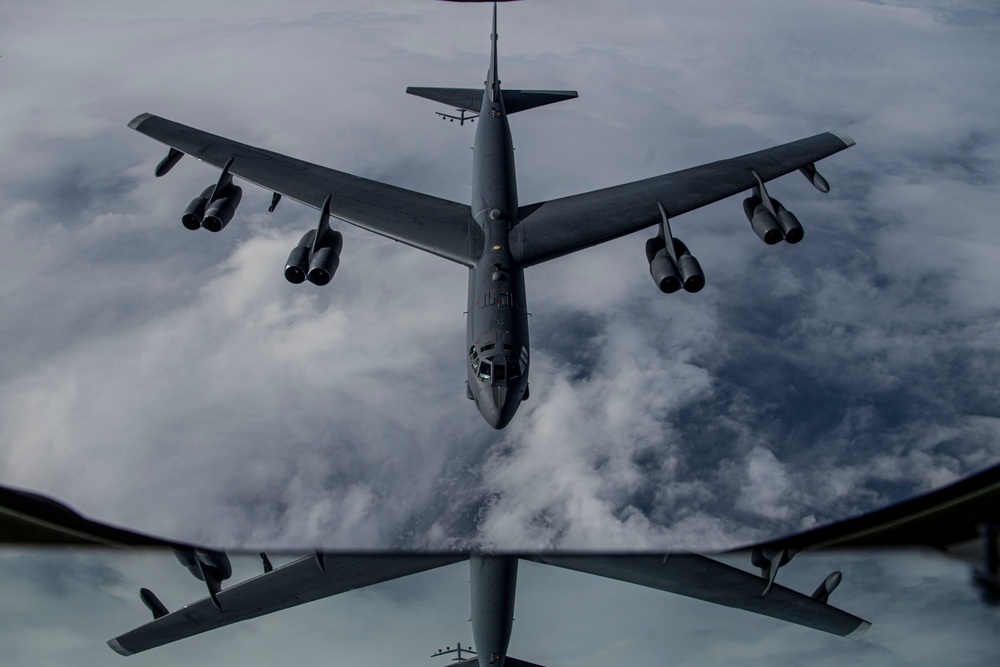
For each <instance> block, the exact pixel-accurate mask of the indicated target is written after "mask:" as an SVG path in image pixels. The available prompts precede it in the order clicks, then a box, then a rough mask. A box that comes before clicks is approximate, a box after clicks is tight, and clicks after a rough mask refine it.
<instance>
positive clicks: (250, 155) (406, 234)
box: [129, 113, 484, 266]
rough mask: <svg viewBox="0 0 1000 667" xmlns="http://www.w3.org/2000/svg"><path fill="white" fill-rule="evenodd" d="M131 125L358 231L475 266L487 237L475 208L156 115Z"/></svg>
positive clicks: (150, 115)
mask: <svg viewBox="0 0 1000 667" xmlns="http://www.w3.org/2000/svg"><path fill="white" fill-rule="evenodd" d="M129 127H131V128H132V129H134V130H136V131H138V132H141V133H142V134H145V135H146V136H148V137H151V138H153V139H156V140H157V141H160V142H162V143H164V144H166V145H168V146H170V147H171V148H174V149H176V150H178V151H180V152H182V153H186V154H188V155H193V156H194V157H196V158H198V159H199V160H203V161H204V162H207V163H209V164H211V165H213V166H215V167H218V168H219V169H222V168H224V167H225V165H226V164H227V163H228V162H229V160H230V159H232V161H233V162H232V165H231V166H230V168H229V171H230V172H231V173H232V174H233V175H235V176H239V177H241V178H244V179H246V180H248V181H250V182H251V183H255V184H256V185H259V186H261V187H263V188H265V189H267V190H271V191H272V192H275V193H280V194H282V195H285V196H287V197H289V198H291V199H294V200H296V201H299V202H301V203H303V204H306V205H307V206H312V207H313V208H315V209H321V208H322V207H323V204H324V202H325V201H326V198H327V197H328V196H329V197H330V214H331V215H333V216H334V217H336V218H339V219H341V220H344V221H345V222H349V223H351V224H352V225H355V226H357V227H361V228H362V229H367V230H369V231H373V232H375V233H377V234H381V235H383V236H387V237H389V238H391V239H394V240H396V241H400V242H402V243H406V244H407V245H411V246H414V247H416V248H420V249H421V250H425V251H427V252H430V253H432V254H435V255H438V256H440V257H444V258H446V259H450V260H452V261H453V262H458V263H459V264H464V265H465V266H472V265H474V264H475V263H476V260H477V259H478V258H479V256H480V255H481V254H482V250H483V242H484V241H483V233H482V230H481V229H480V228H479V226H478V225H477V224H476V223H475V221H474V220H473V219H472V215H471V214H470V211H469V207H468V206H466V205H463V204H459V203H457V202H452V201H448V200H446V199H439V198H437V197H432V196H430V195H425V194H421V193H419V192H414V191H412V190H406V189H404V188H399V187H396V186H393V185H388V184H386V183H380V182H378V181H373V180H370V179H367V178H361V177H359V176H353V175H351V174H347V173H344V172H341V171H336V170H334V169H329V168H327V167H321V166H319V165H315V164H311V163H309V162H305V161H303V160H298V159H295V158H291V157H287V156H285V155H281V154H279V153H273V152H271V151H267V150H264V149H261V148H256V147H254V146H248V145H246V144H241V143H239V142H236V141H232V140H231V139H226V138H224V137H220V136H216V135H214V134H210V133H208V132H203V131H202V130H198V129H195V128H193V127H188V126H187V125H181V124H180V123H175V122H173V121H171V120H167V119H166V118H160V117H159V116H154V115H152V114H148V113H147V114H140V115H139V116H136V117H135V118H134V119H133V120H132V122H130V123H129Z"/></svg>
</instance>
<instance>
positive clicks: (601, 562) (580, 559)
mask: <svg viewBox="0 0 1000 667" xmlns="http://www.w3.org/2000/svg"><path fill="white" fill-rule="evenodd" d="M532 560H537V561H538V562H541V563H546V564H548V565H555V566H556V567H563V568H566V569H568V570H576V571H577V572H586V573H587V574H594V575H598V576H601V577H608V578H610V579H617V580H618V581H627V582H630V583H633V584H639V585H640V586H648V587H649V588H656V589H659V590H661V591H667V592H668V593H676V594H678V595H684V596H687V597H691V598H697V599H699V600H704V601H706V602H711V603H713V604H720V605H724V606H726V607H734V608H736V609H743V610H745V611H752V612H754V613H756V614H763V615H764V616H770V617H772V618H777V619H780V620H782V621H788V622H789V623H796V624H798V625H804V626H806V627H809V628H814V629H816V630H822V631H823V632H829V633H831V634H835V635H840V636H842V637H844V636H847V635H852V634H857V635H860V634H862V633H864V632H865V631H866V630H867V629H868V628H869V627H870V626H871V623H869V622H868V621H865V620H862V619H860V618H858V617H857V616H853V615H851V614H848V613H847V612H845V611H841V610H840V609H837V608H836V607H831V606H830V605H828V604H826V603H824V602H820V601H819V600H815V599H813V598H811V597H809V596H807V595H803V594H801V593H796V592H795V591H793V590H791V589H789V588H785V587H784V586H781V585H780V584H774V585H773V587H772V588H771V590H770V591H768V593H767V595H765V596H763V597H761V594H762V593H763V592H764V589H765V587H766V586H767V581H766V580H765V579H763V578H761V577H758V576H756V575H754V574H751V573H749V572H745V571H743V570H740V569H737V568H735V567H731V566H729V565H726V564H725V563H720V562H719V561H716V560H712V559H711V558H706V557H705V556H699V555H697V554H672V555H668V556H666V557H664V556H659V555H584V556H572V555H566V556H564V555H556V556H549V555H545V556H540V557H537V558H533V559H532Z"/></svg>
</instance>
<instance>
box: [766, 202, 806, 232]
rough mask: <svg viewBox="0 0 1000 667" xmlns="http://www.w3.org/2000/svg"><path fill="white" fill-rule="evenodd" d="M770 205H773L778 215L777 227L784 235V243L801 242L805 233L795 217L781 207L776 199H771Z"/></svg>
mask: <svg viewBox="0 0 1000 667" xmlns="http://www.w3.org/2000/svg"><path fill="white" fill-rule="evenodd" d="M771 203H772V204H774V210H775V211H776V212H777V213H778V225H779V226H780V227H781V231H782V232H783V233H784V234H785V241H786V242H788V243H798V242H799V241H801V240H802V237H803V236H804V235H805V231H804V230H803V229H802V223H800V222H799V219H798V218H796V217H795V215H794V214H793V213H792V212H791V211H789V210H788V209H786V208H785V207H784V206H782V205H781V202H780V201H778V200H777V199H773V198H772V199H771Z"/></svg>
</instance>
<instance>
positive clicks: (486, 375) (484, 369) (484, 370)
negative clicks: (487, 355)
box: [479, 361, 492, 382]
mask: <svg viewBox="0 0 1000 667" xmlns="http://www.w3.org/2000/svg"><path fill="white" fill-rule="evenodd" d="M491 366H492V364H491V363H490V362H488V361H484V362H482V363H480V364H479V377H480V378H481V379H483V380H486V381H487V382H489V381H490V373H491V371H492V368H491Z"/></svg>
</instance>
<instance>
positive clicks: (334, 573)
mask: <svg viewBox="0 0 1000 667" xmlns="http://www.w3.org/2000/svg"><path fill="white" fill-rule="evenodd" d="M466 559H467V556H463V555H450V554H449V555H427V556H393V555H385V556H372V555H367V556H357V555H356V556H337V555H333V554H324V555H323V557H322V563H323V568H322V569H321V568H320V559H318V558H317V557H316V556H315V555H313V556H308V557H306V558H303V559H301V560H297V561H295V562H293V563H289V564H288V565H285V566H283V567H279V568H275V569H274V570H272V571H271V572H268V573H267V574H262V575H260V576H258V577H254V578H253V579H250V580H248V581H244V582H242V583H240V584H236V585H235V586H232V587H230V588H227V589H226V590H224V591H222V592H221V593H219V595H218V599H219V603H220V605H221V606H222V609H216V607H215V605H213V604H212V600H211V599H210V598H204V599H203V600H199V601H198V602H195V603H194V604H191V605H188V606H186V607H183V608H182V609H179V610H177V611H175V612H173V613H170V614H167V615H166V616H162V617H160V618H158V619H156V620H154V621H151V622H149V623H147V624H145V625H143V626H140V627H138V628H136V629H135V630H132V631H131V632H126V633H125V634H123V635H121V636H119V637H115V638H114V639H112V640H109V641H108V645H109V646H110V647H111V648H112V649H114V650H115V651H116V652H118V653H120V654H122V655H132V654H133V653H139V652H140V651H145V650H147V649H151V648H155V647H157V646H162V645H163V644H169V643H170V642H173V641H177V640H178V639H184V638H185V637H191V636H192V635H197V634H201V633H202V632H207V631H209V630H215V629H216V628H221V627H223V626H225V625H230V624H232V623H236V622H237V621H245V620H247V619H249V618H256V617H257V616H263V615H265V614H270V613H272V612H275V611H280V610H282V609H287V608H288V607H294V606H296V605H300V604H303V603H305V602H312V601H313V600H319V599H320V598H325V597H329V596H331V595H336V594H338V593H344V592H346V591H351V590H354V589H356V588H364V587H365V586H371V585H372V584H378V583H381V582H383V581H389V580H390V579H396V578H398V577H404V576H406V575H409V574H416V573H417V572H424V571H425V570H431V569H434V568H436V567H441V566H442V565H449V564H451V563H457V562H459V561H463V560H466Z"/></svg>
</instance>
